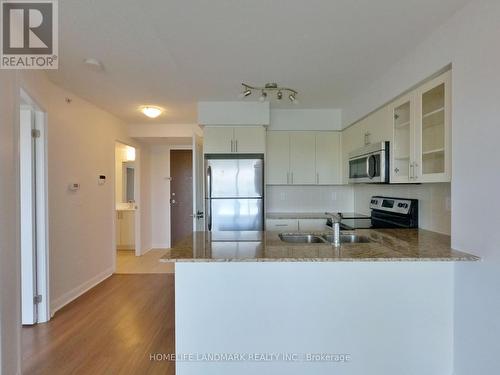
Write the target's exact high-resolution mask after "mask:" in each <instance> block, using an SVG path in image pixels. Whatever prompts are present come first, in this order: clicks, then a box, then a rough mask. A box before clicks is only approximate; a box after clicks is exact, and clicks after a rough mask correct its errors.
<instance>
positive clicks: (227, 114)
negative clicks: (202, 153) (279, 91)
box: [198, 101, 269, 125]
mask: <svg viewBox="0 0 500 375" xmlns="http://www.w3.org/2000/svg"><path fill="white" fill-rule="evenodd" d="M198 124H200V125H269V102H250V101H249V102H244V101H233V102H198Z"/></svg>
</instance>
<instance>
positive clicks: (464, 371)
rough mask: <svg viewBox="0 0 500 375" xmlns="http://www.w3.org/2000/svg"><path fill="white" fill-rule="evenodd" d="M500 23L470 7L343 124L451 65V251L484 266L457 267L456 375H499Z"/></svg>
mask: <svg viewBox="0 0 500 375" xmlns="http://www.w3.org/2000/svg"><path fill="white" fill-rule="evenodd" d="M499 19H500V2H499V1H497V0H479V1H471V2H470V3H469V4H468V5H467V6H466V7H464V8H463V9H462V10H460V11H459V12H457V13H456V14H455V15H454V16H453V17H452V18H451V19H450V20H449V21H448V22H446V23H445V24H444V25H443V26H442V27H441V28H440V29H439V30H437V31H436V32H434V33H433V34H432V35H431V36H430V38H428V39H427V40H426V41H424V42H423V43H422V44H421V45H420V46H419V47H418V48H417V49H416V50H415V51H414V52H413V53H411V54H410V55H408V56H406V57H405V58H404V59H402V60H401V61H400V62H399V63H397V64H396V65H394V66H393V67H392V68H391V69H390V70H389V71H388V72H387V73H386V74H385V75H384V76H382V77H381V78H380V79H379V80H378V81H377V82H375V83H373V84H372V85H371V86H370V87H367V88H366V89H364V90H363V92H362V94H361V95H360V96H359V97H357V98H355V99H354V100H353V101H352V105H351V106H350V107H349V108H345V111H344V112H343V116H344V124H349V123H351V122H353V121H354V120H356V119H357V118H359V117H361V116H363V114H366V113H368V112H369V111H371V110H373V109H374V108H376V107H378V106H379V105H381V104H383V103H385V102H387V101H389V100H390V99H391V98H392V97H395V96H397V95H398V94H399V93H401V92H402V91H404V90H405V89H407V88H408V87H410V86H412V85H414V84H415V83H417V82H419V81H420V80H422V79H424V78H425V77H427V76H429V75H430V74H432V73H433V72H435V71H437V70H439V69H440V68H442V67H443V66H446V65H447V64H449V63H450V62H451V63H452V64H453V71H452V117H453V120H452V121H453V129H452V160H453V168H452V171H453V180H452V183H451V196H452V223H451V233H452V246H453V247H454V248H456V249H459V250H464V251H469V252H472V253H474V254H477V255H479V256H481V257H482V258H483V261H482V262H480V263H474V264H472V263H471V264H468V263H467V264H466V263H463V264H458V265H457V266H456V286H455V374H456V375H470V374H498V373H500V362H499V361H498V352H499V344H498V338H499V337H500V321H499V319H498V317H499V316H500V294H499V289H498V285H500V246H499V241H498V236H497V233H498V229H499V228H500V215H498V213H499V212H500V199H499V197H498V191H499V186H500V173H498V170H499V161H500V147H499V146H498V144H499V142H498V140H499V139H500V127H499V125H498V123H499V119H500V105H499V98H500V75H499V74H498V67H499V66H500V49H499V48H498V40H499V38H500V22H498V20H499ZM492 171H493V172H492ZM478 202H479V203H478Z"/></svg>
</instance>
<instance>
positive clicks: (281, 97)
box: [276, 90, 283, 100]
mask: <svg viewBox="0 0 500 375" xmlns="http://www.w3.org/2000/svg"><path fill="white" fill-rule="evenodd" d="M276 97H277V98H278V100H281V99H283V93H282V92H281V90H280V91H278V93H277V94H276Z"/></svg>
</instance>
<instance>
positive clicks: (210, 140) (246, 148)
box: [203, 126, 266, 154]
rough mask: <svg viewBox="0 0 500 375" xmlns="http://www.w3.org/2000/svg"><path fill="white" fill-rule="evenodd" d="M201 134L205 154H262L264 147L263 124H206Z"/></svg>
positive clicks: (264, 132)
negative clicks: (235, 125) (234, 125)
mask: <svg viewBox="0 0 500 375" xmlns="http://www.w3.org/2000/svg"><path fill="white" fill-rule="evenodd" d="M203 135H204V152H205V153H206V154H213V153H217V154H221V153H224V154H228V153H238V154H263V153H264V152H265V149H266V131H265V129H264V127H263V126H241V127H231V126H206V127H205V129H204V131H203Z"/></svg>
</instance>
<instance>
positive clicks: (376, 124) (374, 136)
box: [366, 106, 392, 143]
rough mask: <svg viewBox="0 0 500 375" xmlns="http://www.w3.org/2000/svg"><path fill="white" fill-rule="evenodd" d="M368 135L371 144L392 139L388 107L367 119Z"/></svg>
mask: <svg viewBox="0 0 500 375" xmlns="http://www.w3.org/2000/svg"><path fill="white" fill-rule="evenodd" d="M366 133H367V140H368V141H369V143H377V142H385V141H390V140H391V139H392V126H391V120H390V115H389V109H388V107H387V106H385V107H383V108H381V109H379V110H378V111H376V112H374V113H372V114H371V115H370V116H368V117H367V118H366Z"/></svg>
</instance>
